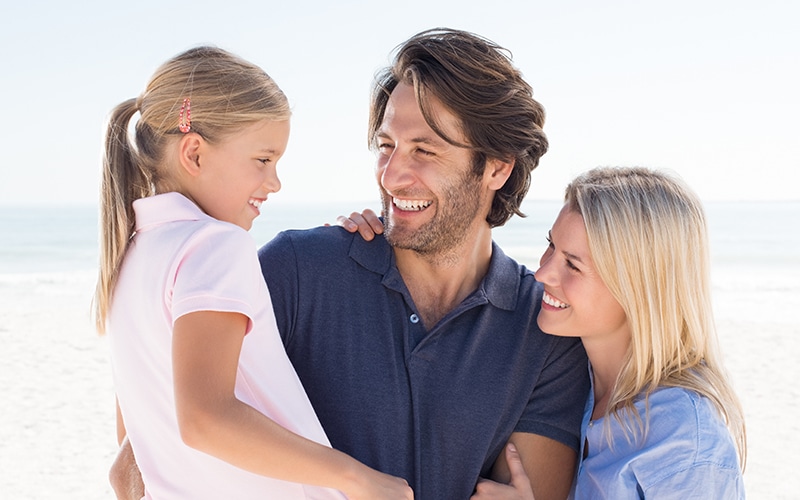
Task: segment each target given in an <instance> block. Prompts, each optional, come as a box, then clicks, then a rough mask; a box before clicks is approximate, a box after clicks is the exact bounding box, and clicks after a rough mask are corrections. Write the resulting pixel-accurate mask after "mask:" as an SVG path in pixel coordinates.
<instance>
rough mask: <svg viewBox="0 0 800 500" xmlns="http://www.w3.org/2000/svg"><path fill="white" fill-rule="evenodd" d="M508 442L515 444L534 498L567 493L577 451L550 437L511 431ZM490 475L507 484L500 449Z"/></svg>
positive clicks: (540, 499)
mask: <svg viewBox="0 0 800 500" xmlns="http://www.w3.org/2000/svg"><path fill="white" fill-rule="evenodd" d="M509 442H511V443H514V446H515V447H516V448H517V450H518V452H519V455H520V459H521V460H522V465H523V466H524V468H525V473H526V474H527V475H528V478H530V482H531V487H532V489H533V493H534V495H535V497H536V500H550V499H557V500H563V499H565V498H567V495H569V491H570V488H571V487H572V480H573V478H574V476H575V466H576V464H577V461H578V454H577V453H575V451H574V450H572V448H570V447H569V446H566V445H564V444H561V443H559V442H558V441H555V440H553V439H550V438H546V437H544V436H539V435H537V434H529V433H527V432H515V433H513V434H511V437H510V438H509ZM492 479H494V480H495V481H497V482H500V483H504V484H508V483H510V482H511V479H512V477H511V473H510V471H509V468H508V463H507V461H506V454H505V453H501V454H500V456H499V457H498V458H497V461H496V462H495V465H494V468H493V470H492Z"/></svg>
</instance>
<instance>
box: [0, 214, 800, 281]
mask: <svg viewBox="0 0 800 500" xmlns="http://www.w3.org/2000/svg"><path fill="white" fill-rule="evenodd" d="M265 207H266V208H265V209H264V210H263V212H262V215H261V217H259V218H258V219H256V221H255V223H254V225H253V229H252V230H251V231H250V232H251V234H252V236H253V239H254V240H255V241H256V242H257V243H259V244H261V243H264V242H266V241H268V240H269V239H270V238H272V237H273V236H274V235H275V234H276V233H277V232H278V231H280V230H283V229H298V228H308V227H313V226H317V225H321V224H323V223H326V222H333V221H334V220H335V218H336V216H337V215H341V214H349V213H350V212H352V211H353V210H361V209H362V208H367V207H369V208H373V209H377V206H376V205H375V204H374V203H373V204H372V205H371V206H370V204H368V203H359V202H326V203H303V204H301V203H286V202H284V203H281V202H269V203H268V204H267V205H265ZM560 208H561V203H560V202H558V201H528V202H526V203H525V204H523V211H524V212H525V213H526V214H527V215H528V217H526V218H524V219H523V218H519V217H514V218H513V219H512V220H511V221H509V222H508V223H507V224H506V225H505V226H503V227H500V228H496V229H495V230H494V238H495V241H497V242H498V243H499V244H500V246H501V247H502V248H503V249H504V251H506V253H508V254H510V255H512V256H513V257H515V258H516V259H517V260H519V261H520V262H523V263H524V264H526V265H528V266H529V267H533V268H535V267H536V263H537V261H538V258H539V255H540V254H541V252H542V251H543V250H544V248H545V239H544V238H545V235H546V233H547V231H548V230H549V228H550V226H551V225H552V223H553V220H554V219H555V217H556V215H557V214H558V211H559V210H560ZM705 208H706V212H707V216H708V221H709V235H710V241H711V250H712V264H713V266H714V268H719V269H720V270H726V271H736V270H740V271H741V272H752V271H753V270H754V269H758V270H775V271H778V274H787V275H794V274H793V273H796V272H797V271H798V269H799V268H800V231H798V230H797V228H798V226H797V221H798V220H800V201H798V202H707V203H706V204H705ZM96 265H97V208H96V207H94V206H89V205H77V206H63V207H41V206H8V205H5V206H3V205H0V275H3V274H20V273H50V272H71V271H84V270H87V269H94V268H95V267H96ZM795 276H796V275H795ZM754 278H755V277H754Z"/></svg>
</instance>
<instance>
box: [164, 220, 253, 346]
mask: <svg viewBox="0 0 800 500" xmlns="http://www.w3.org/2000/svg"><path fill="white" fill-rule="evenodd" d="M172 276H173V283H172V286H171V287H170V286H168V287H166V290H168V292H167V293H170V294H171V296H170V297H167V303H169V304H171V312H172V321H173V322H174V321H175V320H177V319H178V318H179V317H181V316H183V315H186V314H189V313H192V312H198V311H219V312H234V313H240V314H243V315H245V316H247V317H248V318H249V320H250V321H249V323H248V326H247V332H249V331H250V330H251V328H252V320H253V315H254V314H255V310H254V305H255V302H256V300H257V297H258V288H257V287H258V286H263V283H261V284H259V281H260V280H261V276H260V273H258V261H257V259H256V254H255V244H254V243H253V239H252V238H251V237H250V235H249V234H248V233H247V232H246V231H244V230H243V229H241V228H237V227H235V226H232V225H229V224H221V223H215V224H210V225H209V226H207V227H205V228H204V229H203V230H201V231H197V232H196V233H195V234H194V235H193V236H192V238H191V239H190V240H189V241H187V242H186V244H185V245H184V246H183V248H182V249H181V252H180V254H179V255H178V258H177V259H176V261H175V263H174V268H173V272H172ZM254 278H255V279H254Z"/></svg>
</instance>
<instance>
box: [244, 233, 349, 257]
mask: <svg viewBox="0 0 800 500" xmlns="http://www.w3.org/2000/svg"><path fill="white" fill-rule="evenodd" d="M353 236H354V235H353V234H351V233H348V232H347V231H345V230H344V229H342V228H340V227H338V226H319V227H315V228H311V229H289V230H285V231H281V232H280V233H278V234H277V235H276V236H275V237H274V238H273V239H272V240H270V241H268V242H267V243H265V244H264V245H263V246H262V247H261V248H260V249H259V251H258V253H259V256H261V255H262V254H280V253H284V252H287V251H291V252H293V253H295V254H314V253H320V252H322V253H328V254H330V253H332V252H337V251H342V252H345V253H346V252H347V249H348V248H349V247H350V246H351V245H352V242H353Z"/></svg>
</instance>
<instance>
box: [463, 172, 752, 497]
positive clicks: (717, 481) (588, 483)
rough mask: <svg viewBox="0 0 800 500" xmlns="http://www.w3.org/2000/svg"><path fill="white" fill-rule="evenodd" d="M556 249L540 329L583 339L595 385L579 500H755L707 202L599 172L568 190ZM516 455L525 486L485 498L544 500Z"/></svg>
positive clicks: (554, 235) (636, 177)
mask: <svg viewBox="0 0 800 500" xmlns="http://www.w3.org/2000/svg"><path fill="white" fill-rule="evenodd" d="M548 241H549V243H550V245H549V248H548V249H547V251H546V252H545V253H544V255H543V256H542V259H541V263H540V264H541V267H540V268H539V270H538V271H536V279H537V280H538V281H540V282H542V283H543V284H544V293H543V299H542V306H541V310H540V312H539V316H538V322H539V326H540V327H541V328H542V330H543V331H545V332H548V333H551V334H553V335H565V336H580V337H581V340H582V342H583V345H584V347H585V348H586V353H587V354H588V357H589V362H590V375H591V376H592V381H593V386H592V393H591V394H590V398H589V401H588V402H587V405H586V413H585V417H584V425H583V437H584V439H583V448H582V460H581V463H580V465H579V468H578V473H577V475H576V480H575V484H574V486H573V493H572V495H573V497H574V498H576V499H588V498H591V499H595V498H611V499H623V498H658V499H661V498H680V499H686V498H725V499H729V498H744V487H743V484H742V472H741V471H742V468H743V466H744V462H745V429H744V420H743V415H742V408H741V406H740V404H739V401H738V399H737V397H736V395H735V394H734V392H733V389H732V388H731V386H730V383H729V381H728V379H727V377H726V375H725V371H724V370H723V367H722V365H721V362H720V359H719V352H718V346H717V338H716V333H715V330H714V322H713V316H712V310H711V286H710V279H709V257H708V242H707V234H706V223H705V218H704V214H703V210H702V207H701V204H700V202H699V200H698V199H697V197H696V196H695V195H694V194H693V193H692V192H691V191H690V190H689V189H688V188H687V187H686V186H685V185H684V184H683V183H681V182H680V181H678V180H677V179H675V178H672V177H670V176H667V175H665V174H663V173H660V172H656V171H652V170H648V169H643V168H600V169H595V170H591V171H589V172H588V173H586V174H584V175H581V176H579V177H578V178H577V179H575V180H574V181H573V182H572V183H571V184H570V185H569V186H568V187H567V192H566V203H565V205H564V207H563V209H562V210H561V213H560V214H559V216H558V218H557V219H556V222H555V224H554V225H553V228H552V231H551V232H550V235H549V237H548ZM510 448H511V447H510ZM737 452H738V453H737ZM506 457H507V458H508V460H509V465H510V467H511V470H512V479H511V484H512V485H514V486H516V487H517V491H516V492H514V491H513V489H512V488H509V487H506V486H502V485H499V484H496V483H491V482H482V483H481V484H480V485H479V486H478V494H477V495H475V497H473V498H474V499H475V500H478V499H485V498H520V495H519V494H520V492H521V491H522V490H523V489H525V490H526V491H525V495H522V496H521V497H522V498H525V497H527V498H532V493H531V492H530V483H528V481H527V478H525V477H524V469H522V467H521V464H519V458H518V455H517V454H515V453H514V452H513V448H512V449H511V450H507V453H506ZM506 495H507V496H506ZM514 495H517V496H514Z"/></svg>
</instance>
